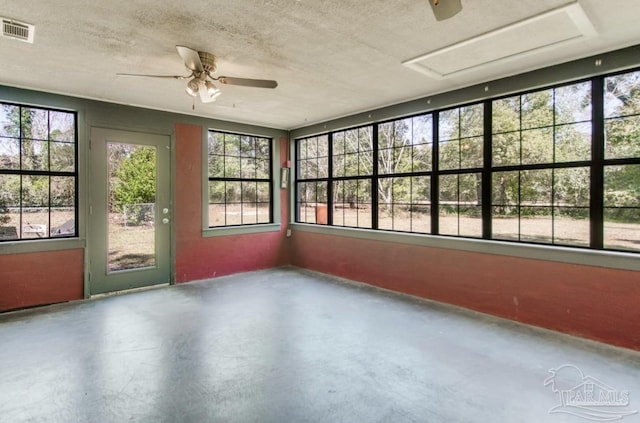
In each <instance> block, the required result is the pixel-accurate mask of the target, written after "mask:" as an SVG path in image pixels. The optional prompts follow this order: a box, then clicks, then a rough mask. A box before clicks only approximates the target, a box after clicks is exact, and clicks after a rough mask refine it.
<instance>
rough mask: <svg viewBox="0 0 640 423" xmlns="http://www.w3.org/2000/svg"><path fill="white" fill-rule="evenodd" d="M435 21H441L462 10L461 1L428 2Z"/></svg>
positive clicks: (441, 0) (432, 0)
mask: <svg viewBox="0 0 640 423" xmlns="http://www.w3.org/2000/svg"><path fill="white" fill-rule="evenodd" d="M428 1H429V6H431V9H433V14H434V15H435V17H436V20H438V21H443V20H445V19H449V18H450V17H452V16H454V15H456V14H458V13H459V12H460V11H461V10H462V0H428Z"/></svg>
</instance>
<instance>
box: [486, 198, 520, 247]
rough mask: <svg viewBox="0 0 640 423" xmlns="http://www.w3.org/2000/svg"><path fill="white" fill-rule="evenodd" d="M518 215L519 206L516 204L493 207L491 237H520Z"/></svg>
mask: <svg viewBox="0 0 640 423" xmlns="http://www.w3.org/2000/svg"><path fill="white" fill-rule="evenodd" d="M519 215H520V208H519V207H518V206H496V207H493V209H492V219H491V228H492V234H491V238H493V239H505V240H512V241H517V240H518V239H519V238H520V235H519V234H520V217H519Z"/></svg>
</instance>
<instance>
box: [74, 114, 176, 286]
mask: <svg viewBox="0 0 640 423" xmlns="http://www.w3.org/2000/svg"><path fill="white" fill-rule="evenodd" d="M88 138H89V143H88V144H89V145H88V148H87V153H88V154H87V156H88V171H87V175H88V178H87V192H88V196H87V198H88V207H87V232H86V233H87V242H86V254H85V257H86V260H85V263H86V271H85V297H86V298H89V297H91V296H93V295H100V294H107V293H111V292H118V291H122V290H127V289H137V288H145V287H151V286H154V285H162V284H167V283H168V284H173V283H174V282H175V275H174V266H175V249H174V239H175V225H174V219H173V217H174V215H175V210H174V207H173V204H174V202H173V198H174V180H175V178H174V165H173V163H174V157H173V151H174V148H173V141H174V140H173V136H171V135H167V134H163V133H157V132H152V131H145V130H127V129H112V128H105V127H99V126H90V127H89V137H88ZM153 140H155V142H154V141H153ZM107 141H112V142H121V143H128V144H129V143H130V144H139V145H154V146H156V147H157V148H158V150H157V151H158V153H157V154H156V157H157V158H156V163H157V164H159V163H160V162H161V161H163V160H162V159H161V156H163V155H164V154H165V153H160V150H161V148H166V150H167V151H166V157H165V160H164V162H165V164H166V166H168V169H164V168H163V170H162V172H157V173H156V174H157V177H158V178H159V179H162V180H163V181H158V186H157V191H156V195H157V200H156V203H157V210H156V227H159V226H167V231H166V232H167V233H166V235H165V236H164V238H166V244H167V245H166V247H165V248H166V250H167V253H168V254H167V255H166V257H167V260H166V263H160V261H161V260H162V258H161V257H160V255H158V254H157V253H158V252H159V251H160V248H159V246H158V245H159V243H161V242H163V239H162V237H161V238H158V237H157V232H156V242H157V243H158V245H156V266H155V267H154V268H144V269H131V270H122V271H118V272H115V273H112V274H109V273H108V272H107V269H106V263H104V268H102V269H96V268H95V266H96V265H99V263H96V260H95V257H96V254H101V249H104V253H105V254H106V253H107V249H108V246H107V244H106V242H107V236H108V234H107V227H106V220H105V221H103V222H99V221H98V219H99V218H100V215H102V213H96V210H95V207H96V202H97V201H96V198H95V196H96V195H101V194H106V193H107V192H108V188H107V189H105V188H106V187H105V186H104V185H103V186H102V189H98V190H97V189H96V184H98V183H100V182H99V181H96V180H95V179H96V176H101V175H98V172H100V171H106V160H107V156H106V146H107ZM145 141H147V142H145ZM99 158H100V159H101V160H102V163H100V165H99V166H98V163H97V160H98V159H99ZM159 166H160V167H161V166H162V165H159ZM106 176H107V175H106V174H105V175H102V177H103V179H104V177H106ZM161 185H164V186H166V189H161ZM103 201H105V205H106V200H103ZM165 207H166V208H168V209H169V213H168V218H169V219H170V222H169V224H167V225H163V224H162V223H161V220H162V218H163V217H165V216H163V215H162V214H161V212H160V210H161V209H163V208H165ZM102 225H104V226H102ZM100 243H103V246H102V247H100V245H99V244H100ZM102 272H104V274H102ZM145 273H146V274H145ZM154 273H155V275H154ZM120 276H122V277H120ZM108 277H111V278H112V279H114V280H116V279H121V280H120V281H119V282H118V281H116V282H117V283H116V284H115V288H114V289H100V287H99V286H100V282H98V280H99V279H100V278H103V279H104V280H105V281H106V279H107V278H108ZM132 280H142V282H131V281H132ZM92 284H95V285H92ZM103 284H104V282H103ZM103 287H104V285H103Z"/></svg>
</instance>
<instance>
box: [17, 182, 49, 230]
mask: <svg viewBox="0 0 640 423" xmlns="http://www.w3.org/2000/svg"><path fill="white" fill-rule="evenodd" d="M21 196H22V238H45V237H48V236H49V177H48V176H23V177H22V190H21Z"/></svg>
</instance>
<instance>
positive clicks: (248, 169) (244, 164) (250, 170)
mask: <svg viewBox="0 0 640 423" xmlns="http://www.w3.org/2000/svg"><path fill="white" fill-rule="evenodd" d="M240 166H241V168H240V177H241V178H243V179H255V178H256V177H257V176H256V167H257V164H256V159H253V158H249V157H245V158H241V159H240Z"/></svg>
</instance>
